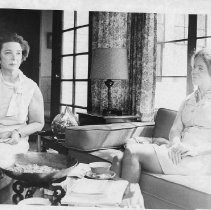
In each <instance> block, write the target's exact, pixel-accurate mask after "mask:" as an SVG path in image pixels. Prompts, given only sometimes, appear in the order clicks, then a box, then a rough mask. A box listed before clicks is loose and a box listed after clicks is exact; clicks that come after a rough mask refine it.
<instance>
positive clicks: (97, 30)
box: [91, 12, 157, 121]
mask: <svg viewBox="0 0 211 210" xmlns="http://www.w3.org/2000/svg"><path fill="white" fill-rule="evenodd" d="M91 19H92V27H91V28H92V33H91V40H92V42H91V45H92V49H96V48H127V51H128V69H129V80H128V81H124V80H122V81H115V82H114V85H113V86H112V90H111V91H112V92H111V94H112V103H113V104H112V106H113V107H115V108H116V109H118V110H121V111H122V112H123V114H132V115H136V114H138V115H139V117H140V120H141V121H149V120H152V119H153V113H154V97H155V72H156V71H155V69H156V65H155V64H156V42H157V29H156V26H157V24H156V21H157V19H156V14H144V13H120V12H92V13H91ZM91 106H92V107H91V110H92V112H94V113H102V110H103V109H104V108H106V107H107V87H106V86H105V84H104V81H100V80H92V81H91Z"/></svg>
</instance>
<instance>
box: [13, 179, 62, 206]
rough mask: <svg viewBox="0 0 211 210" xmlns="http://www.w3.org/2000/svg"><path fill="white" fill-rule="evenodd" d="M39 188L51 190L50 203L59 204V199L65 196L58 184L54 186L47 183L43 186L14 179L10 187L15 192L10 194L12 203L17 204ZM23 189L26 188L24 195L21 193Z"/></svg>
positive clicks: (31, 195)
mask: <svg viewBox="0 0 211 210" xmlns="http://www.w3.org/2000/svg"><path fill="white" fill-rule="evenodd" d="M39 188H45V189H48V190H51V191H53V199H52V205H60V203H61V199H62V198H63V197H64V196H65V191H64V189H63V188H62V187H61V186H59V185H56V186H54V185H52V183H49V184H46V185H44V186H40V185H34V184H32V183H27V182H24V181H15V182H14V183H13V185H12V189H13V191H14V192H15V194H14V195H13V196H12V201H13V203H15V204H18V203H19V202H20V201H21V200H23V199H24V198H31V197H33V195H34V193H35V192H36V190H37V189H39ZM25 189H27V191H26V193H25V196H24V195H23V193H24V191H25Z"/></svg>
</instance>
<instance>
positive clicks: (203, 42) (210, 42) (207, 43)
mask: <svg viewBox="0 0 211 210" xmlns="http://www.w3.org/2000/svg"><path fill="white" fill-rule="evenodd" d="M204 47H207V48H209V49H210V47H211V38H206V39H197V41H196V50H200V49H202V48H204Z"/></svg>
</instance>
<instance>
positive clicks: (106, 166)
mask: <svg viewBox="0 0 211 210" xmlns="http://www.w3.org/2000/svg"><path fill="white" fill-rule="evenodd" d="M89 166H90V168H91V171H92V173H95V174H108V173H109V171H110V168H111V163H108V162H92V163H89Z"/></svg>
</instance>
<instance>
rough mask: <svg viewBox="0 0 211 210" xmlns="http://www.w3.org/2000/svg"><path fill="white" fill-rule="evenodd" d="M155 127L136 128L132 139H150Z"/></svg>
mask: <svg viewBox="0 0 211 210" xmlns="http://www.w3.org/2000/svg"><path fill="white" fill-rule="evenodd" d="M154 128H155V125H153V124H152V125H145V126H143V127H138V128H137V129H136V131H135V132H134V133H133V136H132V137H138V136H142V137H149V138H152V137H153V134H154Z"/></svg>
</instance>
